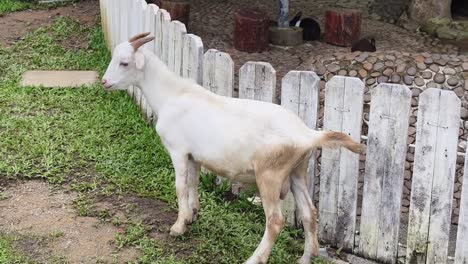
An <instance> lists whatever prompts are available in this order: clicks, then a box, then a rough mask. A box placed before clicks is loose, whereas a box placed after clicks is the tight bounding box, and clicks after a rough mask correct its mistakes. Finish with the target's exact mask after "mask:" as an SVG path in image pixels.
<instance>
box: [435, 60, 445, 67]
mask: <svg viewBox="0 0 468 264" xmlns="http://www.w3.org/2000/svg"><path fill="white" fill-rule="evenodd" d="M434 62H435V63H436V64H439V65H440V66H445V65H447V61H446V60H444V59H439V60H435V61H434Z"/></svg>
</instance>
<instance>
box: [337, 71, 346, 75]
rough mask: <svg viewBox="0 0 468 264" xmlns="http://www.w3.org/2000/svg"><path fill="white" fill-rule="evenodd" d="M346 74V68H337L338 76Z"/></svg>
mask: <svg viewBox="0 0 468 264" xmlns="http://www.w3.org/2000/svg"><path fill="white" fill-rule="evenodd" d="M347 74H348V72H347V71H346V70H339V71H338V75H340V76H346V75H347Z"/></svg>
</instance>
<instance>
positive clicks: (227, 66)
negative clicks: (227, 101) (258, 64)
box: [203, 49, 234, 97]
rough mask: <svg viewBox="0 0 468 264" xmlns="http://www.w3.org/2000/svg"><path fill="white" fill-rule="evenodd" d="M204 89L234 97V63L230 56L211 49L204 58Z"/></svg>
mask: <svg viewBox="0 0 468 264" xmlns="http://www.w3.org/2000/svg"><path fill="white" fill-rule="evenodd" d="M203 87H205V88H206V89H207V90H210V91H212V92H213V93H215V94H218V95H222V96H227V97H232V93H233V89H234V62H233V61H232V59H231V56H229V54H227V53H224V52H220V51H217V50H215V49H209V50H207V51H206V52H205V55H204V56H203Z"/></svg>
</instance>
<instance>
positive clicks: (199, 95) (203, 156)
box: [103, 42, 322, 263]
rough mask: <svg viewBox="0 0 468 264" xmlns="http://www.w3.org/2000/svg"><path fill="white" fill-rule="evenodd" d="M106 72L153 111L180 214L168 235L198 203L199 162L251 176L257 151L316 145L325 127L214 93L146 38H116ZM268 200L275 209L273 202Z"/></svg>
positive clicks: (110, 82)
mask: <svg viewBox="0 0 468 264" xmlns="http://www.w3.org/2000/svg"><path fill="white" fill-rule="evenodd" d="M141 60H143V61H141ZM121 62H123V63H128V66H126V67H125V66H122V65H121V64H120V63H121ZM103 80H105V82H104V83H105V84H104V86H105V89H107V90H124V89H127V87H128V86H129V85H135V86H138V87H139V88H140V89H141V91H142V93H143V95H144V96H145V97H146V99H147V102H148V103H149V105H150V106H151V108H152V110H153V111H154V113H155V114H156V115H157V117H158V123H157V125H156V130H157V132H158V134H159V136H160V137H161V140H162V143H163V144H164V146H165V147H166V149H167V150H168V152H169V154H170V156H171V159H172V162H173V165H174V168H175V171H176V191H177V196H178V205H179V217H178V219H177V222H176V223H175V224H174V226H173V227H172V228H171V234H172V235H180V234H182V233H184V232H185V230H186V224H187V223H190V222H191V221H193V219H194V217H195V216H194V213H193V212H195V211H197V210H198V207H199V203H198V193H197V192H196V186H197V184H198V173H199V166H200V165H203V166H206V167H212V168H222V170H221V171H216V172H217V173H223V175H222V176H225V177H228V178H230V179H236V180H239V181H242V182H247V183H255V180H256V177H255V168H254V164H253V157H254V155H255V153H259V152H262V151H267V150H268V149H270V148H271V146H284V145H289V146H291V145H292V146H313V145H314V144H316V142H317V141H318V140H320V136H321V135H322V132H317V131H314V130H311V129H309V128H308V127H307V126H306V125H305V124H304V122H303V121H302V120H301V119H300V118H299V117H298V116H297V115H296V114H294V113H293V112H291V111H289V110H286V109H285V108H283V107H281V106H279V105H275V104H272V103H266V102H261V101H254V100H245V99H236V98H229V97H223V96H219V95H216V94H214V93H212V92H210V91H208V90H206V89H204V88H203V87H201V86H200V85H198V84H196V83H195V82H194V81H192V80H189V79H183V78H180V77H179V76H177V75H175V74H174V73H172V72H171V71H170V70H169V69H168V68H167V67H166V66H165V65H164V64H163V63H162V62H161V61H160V60H159V59H158V58H157V57H156V56H155V55H154V54H153V53H152V52H151V51H149V50H147V49H146V48H144V46H143V47H142V48H139V49H138V50H137V51H134V50H133V47H132V46H131V45H130V43H128V42H125V43H121V44H119V45H118V46H117V47H116V48H115V51H114V55H113V58H112V60H111V62H110V64H109V66H108V69H107V71H106V73H105V74H104V77H103ZM266 154H267V153H266ZM304 199H305V198H304ZM278 202H279V201H278ZM310 203H311V202H310ZM273 208H274V210H276V212H277V211H278V210H279V206H277V205H275V206H274V207H273ZM278 214H279V215H281V212H280V211H279V213H278ZM195 215H196V214H195ZM265 237H268V236H266V234H265V236H264V239H263V240H262V243H261V244H260V246H259V248H257V250H256V251H255V253H254V255H252V257H251V258H249V260H248V263H258V262H259V261H263V259H264V258H265V257H267V256H268V254H269V251H270V250H271V247H272V243H273V242H271V241H266V240H265V239H266V238H265ZM308 258H310V256H309V255H307V256H306V259H305V260H303V261H308Z"/></svg>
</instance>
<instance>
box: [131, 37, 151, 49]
mask: <svg viewBox="0 0 468 264" xmlns="http://www.w3.org/2000/svg"><path fill="white" fill-rule="evenodd" d="M153 39H154V37H145V38H140V39H137V40H135V41H133V42H132V43H131V45H132V47H133V49H134V50H137V49H138V48H139V47H141V46H142V45H144V44H145V43H147V42H150V41H152V40H153Z"/></svg>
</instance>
